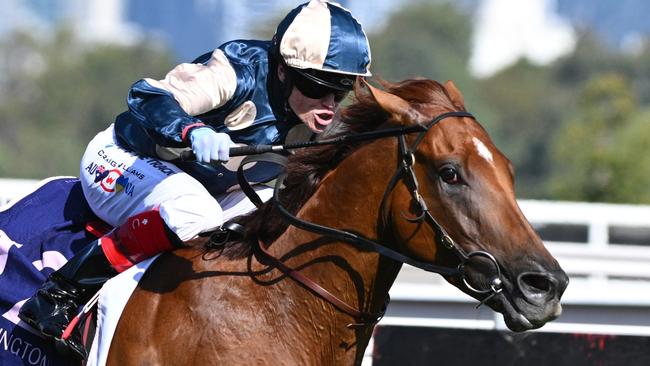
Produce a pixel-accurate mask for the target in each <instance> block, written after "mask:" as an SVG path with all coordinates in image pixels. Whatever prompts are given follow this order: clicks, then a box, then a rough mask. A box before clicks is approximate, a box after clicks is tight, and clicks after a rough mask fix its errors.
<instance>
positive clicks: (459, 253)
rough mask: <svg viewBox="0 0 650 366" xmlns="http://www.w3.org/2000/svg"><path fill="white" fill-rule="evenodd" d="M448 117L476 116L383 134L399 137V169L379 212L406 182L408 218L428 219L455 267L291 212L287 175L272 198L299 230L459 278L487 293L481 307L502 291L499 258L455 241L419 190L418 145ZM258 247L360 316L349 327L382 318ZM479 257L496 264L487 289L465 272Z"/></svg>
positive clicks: (294, 275) (442, 116) (286, 270)
mask: <svg viewBox="0 0 650 366" xmlns="http://www.w3.org/2000/svg"><path fill="white" fill-rule="evenodd" d="M447 117H468V118H472V119H474V116H473V115H472V114H471V113H468V112H463V111H455V112H447V113H443V114H440V115H438V116H437V117H435V118H434V119H433V120H431V121H430V122H429V123H428V124H426V125H418V126H415V128H414V126H409V127H405V128H402V129H393V130H391V133H390V135H388V134H386V133H382V135H381V137H386V136H397V139H398V142H399V147H398V151H399V164H398V167H397V171H396V172H395V174H393V176H392V178H391V180H390V182H389V184H388V186H387V188H386V191H385V192H384V196H383V198H382V203H381V210H380V211H383V207H384V206H385V202H386V201H387V198H388V196H389V195H390V193H391V192H392V191H393V189H394V188H395V186H396V185H397V183H398V182H399V181H403V182H404V183H405V185H406V186H407V187H408V189H409V192H410V193H411V197H412V199H413V202H415V204H416V206H417V208H418V210H419V212H418V215H417V216H416V217H414V218H409V217H405V219H406V220H408V221H410V222H414V223H423V222H426V223H427V224H428V225H429V226H431V228H432V229H433V230H434V232H435V235H436V242H437V244H438V245H440V246H442V247H443V248H445V249H447V250H450V251H451V252H452V253H453V254H454V255H455V256H456V257H457V258H458V260H459V264H458V265H457V266H456V267H446V266H439V265H435V264H432V263H427V262H422V261H419V260H416V259H413V258H411V257H409V256H406V255H404V254H402V253H399V252H397V251H395V250H393V249H390V248H388V247H387V246H385V245H382V244H380V243H378V242H376V241H374V240H372V239H368V238H365V237H363V236H360V235H357V234H355V233H352V232H349V231H345V230H339V229H335V228H331V227H327V226H323V225H319V224H316V223H313V222H309V221H305V220H302V219H300V218H298V217H296V216H295V215H293V214H292V213H290V212H289V211H288V210H287V209H286V208H284V207H283V206H282V204H281V203H280V199H279V192H280V187H281V186H282V182H283V181H284V179H285V178H286V175H285V174H283V175H281V176H280V177H278V179H277V181H276V184H275V189H274V192H273V201H274V205H275V207H276V208H277V209H278V211H279V212H280V213H281V214H282V215H283V216H284V219H285V220H286V221H287V222H289V223H290V224H291V225H294V226H296V227H298V228H300V229H303V230H306V231H310V232H313V233H317V234H321V235H324V236H328V237H331V238H334V239H337V240H340V241H343V242H347V243H350V244H353V245H355V246H358V247H360V248H362V249H365V250H368V251H373V252H376V253H378V254H380V255H382V256H385V257H388V258H390V259H392V260H394V261H397V262H401V263H406V264H408V265H411V266H413V267H416V268H420V269H422V270H424V271H427V272H434V273H438V274H441V275H443V276H448V277H460V279H461V281H462V283H463V284H464V285H465V286H466V287H467V289H469V290H470V291H473V292H474V293H476V294H478V295H485V297H484V298H483V299H482V300H481V301H480V303H479V304H478V305H477V308H478V307H479V306H481V305H483V304H484V303H485V302H487V301H488V300H489V299H491V298H492V297H494V296H496V295H497V294H498V293H500V292H501V291H502V290H503V287H502V284H503V280H502V274H501V269H500V267H499V264H498V262H497V260H496V259H495V258H494V256H492V255H491V254H490V253H488V252H485V251H482V250H478V251H473V252H469V253H467V252H465V251H464V250H463V249H462V248H461V247H459V246H458V245H457V244H456V243H455V242H454V240H453V239H452V238H451V237H450V236H449V235H448V234H447V232H446V231H445V229H444V228H443V227H442V226H441V225H440V224H439V223H438V222H437V221H436V219H435V218H434V217H433V215H432V214H431V212H430V211H429V209H428V207H427V204H426V202H425V200H424V198H423V197H422V195H421V194H420V193H419V185H418V179H417V175H416V174H415V170H414V169H413V165H414V164H415V157H414V152H415V150H416V149H417V147H418V145H419V144H420V142H421V141H422V140H423V139H424V136H425V135H426V133H427V132H428V131H429V129H431V127H433V126H434V125H435V124H437V123H438V122H440V121H441V120H443V119H445V118H447ZM413 132H418V133H419V135H418V136H417V138H416V139H415V141H414V143H413V144H412V145H411V146H410V147H409V146H407V143H406V139H405V138H404V136H405V135H406V134H408V133H413ZM359 135H363V134H359ZM359 135H357V136H359ZM366 139H368V138H360V139H359V140H366ZM259 247H260V249H261V252H262V253H263V254H264V255H265V256H266V257H267V259H269V260H270V261H272V262H273V263H274V264H275V265H276V266H277V267H278V268H279V269H280V270H281V271H282V272H284V273H285V274H287V275H289V276H291V277H292V278H294V279H295V280H297V281H299V282H301V283H302V284H304V285H306V286H307V287H308V288H310V289H311V290H312V291H314V292H316V293H317V294H318V295H319V296H321V297H323V298H325V299H326V300H328V301H329V302H330V303H332V304H333V305H335V306H336V307H338V308H339V309H341V310H342V311H344V312H346V313H348V314H349V315H352V316H353V317H354V318H355V319H357V320H358V321H359V322H360V323H359V324H351V325H350V326H354V325H367V324H374V323H376V322H377V321H379V319H380V318H381V317H382V316H383V312H382V313H380V314H378V315H374V316H373V315H371V314H368V313H366V312H362V311H359V310H356V309H354V308H352V307H351V306H349V305H347V304H346V303H344V302H343V301H341V300H339V299H338V298H336V297H335V296H334V295H332V294H330V293H329V292H328V291H327V290H325V289H323V288H322V287H320V286H319V285H318V284H315V283H313V282H312V281H311V280H309V279H306V278H305V277H304V276H302V275H301V274H300V273H298V272H297V271H295V270H293V269H291V268H289V267H287V266H286V265H284V263H282V262H281V261H279V260H278V259H276V258H275V257H273V256H271V255H270V253H268V252H267V251H266V250H265V249H264V245H263V243H259ZM477 257H484V258H487V259H488V260H489V261H490V262H491V263H492V264H493V265H494V268H495V273H496V274H495V276H494V277H492V279H491V281H490V284H489V286H488V287H487V288H479V287H477V286H476V285H471V284H470V281H469V280H468V278H467V275H466V272H465V267H466V265H467V264H468V263H470V262H471V261H472V258H477ZM384 310H385V309H384Z"/></svg>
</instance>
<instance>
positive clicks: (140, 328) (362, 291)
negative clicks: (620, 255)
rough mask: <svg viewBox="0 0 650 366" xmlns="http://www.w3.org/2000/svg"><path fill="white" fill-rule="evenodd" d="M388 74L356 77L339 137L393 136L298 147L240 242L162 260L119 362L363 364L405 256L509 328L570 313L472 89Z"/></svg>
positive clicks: (117, 348) (121, 336) (134, 301)
mask: <svg viewBox="0 0 650 366" xmlns="http://www.w3.org/2000/svg"><path fill="white" fill-rule="evenodd" d="M382 85H383V88H382V89H380V88H376V87H373V86H370V85H367V84H366V85H365V88H367V90H365V89H364V88H363V86H361V85H358V86H357V88H356V90H355V94H356V101H355V102H354V103H353V104H351V105H350V106H349V107H347V108H346V109H345V110H344V111H343V112H342V115H341V121H340V123H338V124H337V127H338V131H336V132H333V133H332V134H330V136H335V135H334V134H336V136H350V135H354V134H363V133H366V134H367V133H373V132H375V131H388V132H387V133H386V135H385V136H384V137H382V138H376V139H372V140H369V141H367V140H366V141H358V140H350V141H345V143H342V144H331V145H324V146H318V147H315V148H309V149H301V150H298V151H296V153H295V154H293V155H292V156H291V157H290V159H289V164H288V165H287V167H286V171H287V174H288V175H287V177H286V180H284V188H283V189H278V188H276V195H277V198H276V199H277V200H278V201H277V202H280V203H279V204H278V203H276V201H274V200H272V201H271V202H269V203H267V204H265V205H264V206H263V207H262V208H261V209H259V210H258V211H256V212H255V213H253V214H252V215H251V216H249V217H246V218H242V219H241V220H239V223H240V224H243V225H244V227H246V232H245V234H244V237H243V239H242V240H239V241H238V242H228V243H225V244H223V245H215V244H214V243H213V245H207V246H203V245H199V246H195V247H190V248H183V249H179V250H176V251H174V252H171V253H167V254H165V255H163V256H161V257H160V258H158V260H157V261H156V262H154V264H153V265H152V266H151V267H150V268H149V270H148V271H147V272H146V274H145V275H144V277H143V278H142V280H141V281H140V284H139V285H138V288H137V289H136V291H135V292H134V294H133V295H132V297H131V299H130V300H129V302H128V304H127V306H126V308H125V311H124V313H123V315H122V318H121V319H120V322H119V324H118V328H117V330H116V333H115V336H114V338H113V342H112V345H111V349H110V353H109V356H108V364H109V365H120V366H123V365H143V364H146V365H160V364H165V365H181V364H187V365H208V364H219V365H239V364H242V365H250V364H260V365H358V364H360V363H361V361H362V358H363V354H364V350H365V348H366V346H367V345H368V342H369V340H370V338H371V335H372V331H373V328H374V325H375V324H376V322H377V321H378V319H379V318H380V317H381V315H382V314H383V310H384V308H385V305H386V304H387V297H388V291H389V289H390V287H391V285H392V284H393V282H394V280H395V278H396V276H397V274H398V272H399V270H400V268H401V266H402V263H409V264H411V265H414V266H416V267H419V268H422V269H424V270H427V271H431V272H438V273H440V274H441V275H443V276H444V278H445V279H446V280H447V281H448V282H450V283H451V284H453V285H454V286H456V287H458V288H459V289H460V290H462V291H463V292H465V293H467V294H468V295H470V296H472V297H474V298H476V299H477V300H478V301H480V302H481V303H484V304H486V305H487V306H489V307H491V308H492V309H493V310H495V311H497V312H500V313H502V314H503V317H504V319H505V322H506V324H507V326H508V327H509V328H510V329H511V330H514V331H524V330H528V329H533V328H538V327H541V326H542V325H544V324H545V323H546V322H548V321H551V320H553V319H555V318H556V317H558V316H559V315H560V313H561V309H562V308H561V305H560V297H561V296H562V293H563V292H564V290H565V288H566V286H567V284H568V277H567V276H566V274H565V273H564V272H563V270H562V269H561V268H560V266H559V264H558V263H557V261H556V260H555V259H554V258H553V257H552V256H551V255H550V254H549V252H548V251H547V250H546V249H545V248H544V245H543V243H542V241H541V240H540V238H539V237H538V236H537V235H536V233H535V231H534V230H533V229H532V227H531V226H530V224H529V223H528V221H527V220H526V218H525V217H524V215H523V214H522V213H521V211H520V209H519V207H518V205H517V201H516V200H515V193H514V188H513V174H514V173H513V168H512V164H511V163H510V162H509V160H508V159H507V158H506V157H505V156H504V155H503V154H502V153H501V152H500V151H499V150H497V148H496V147H495V146H494V144H493V143H492V141H491V140H490V137H489V136H488V134H487V133H486V131H485V130H484V129H483V128H482V127H481V126H480V125H479V123H478V122H477V121H476V120H475V119H474V118H473V116H472V115H471V114H469V113H467V112H465V107H464V101H463V97H462V95H461V93H460V92H459V91H458V90H457V88H456V87H455V86H454V84H453V83H452V82H447V83H446V84H444V85H442V84H439V83H437V82H435V81H432V80H426V79H414V80H406V81H403V82H400V83H396V84H391V83H387V82H383V83H382ZM386 136H387V137H386ZM294 215H295V216H294ZM287 221H289V222H290V224H289V223H287Z"/></svg>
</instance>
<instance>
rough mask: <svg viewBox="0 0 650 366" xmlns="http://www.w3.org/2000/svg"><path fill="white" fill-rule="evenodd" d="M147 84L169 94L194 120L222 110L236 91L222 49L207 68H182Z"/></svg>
mask: <svg viewBox="0 0 650 366" xmlns="http://www.w3.org/2000/svg"><path fill="white" fill-rule="evenodd" d="M145 80H146V81H147V82H148V83H149V84H150V85H151V86H153V87H156V88H159V89H162V90H166V91H168V92H170V93H171V94H172V95H173V96H174V99H176V101H177V102H178V104H179V105H180V106H181V108H182V109H183V110H184V111H185V112H186V113H187V114H189V115H191V116H196V115H199V114H202V113H205V112H208V111H211V110H213V109H215V108H218V107H220V106H222V105H223V104H224V103H225V102H227V101H228V100H229V99H230V98H232V96H233V95H234V94H235V90H236V88H237V75H236V74H235V70H234V69H233V67H232V66H231V65H230V62H229V61H228V59H227V58H226V56H225V55H224V53H223V51H221V50H219V49H217V50H215V51H214V52H213V53H212V56H211V57H210V59H209V60H208V61H207V62H206V63H205V64H191V63H184V64H180V65H178V66H176V67H175V68H174V69H173V70H172V71H170V72H169V73H168V74H167V76H166V77H165V79H163V80H159V81H157V80H153V79H145Z"/></svg>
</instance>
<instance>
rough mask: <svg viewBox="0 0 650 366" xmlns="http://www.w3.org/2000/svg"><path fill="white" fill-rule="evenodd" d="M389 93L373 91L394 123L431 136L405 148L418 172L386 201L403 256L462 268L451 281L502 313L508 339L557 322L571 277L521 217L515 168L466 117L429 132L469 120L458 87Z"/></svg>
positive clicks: (420, 86)
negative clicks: (510, 333)
mask: <svg viewBox="0 0 650 366" xmlns="http://www.w3.org/2000/svg"><path fill="white" fill-rule="evenodd" d="M385 86H386V91H382V90H379V89H377V88H374V87H372V86H370V85H368V88H369V89H370V92H371V93H370V94H371V96H372V98H374V100H375V101H376V103H377V104H378V106H379V107H381V109H382V110H383V111H385V112H386V113H387V115H388V120H389V123H391V124H397V125H400V126H411V125H415V124H420V125H422V126H424V127H428V130H426V132H419V133H413V134H409V135H408V136H406V137H405V139H404V141H403V142H404V143H403V144H401V143H400V146H399V147H398V149H400V150H401V151H402V153H401V154H400V155H401V157H400V159H401V162H400V164H404V165H410V166H412V169H408V168H405V169H403V173H402V175H401V177H400V180H399V181H397V182H396V183H395V185H394V187H392V188H391V192H390V195H389V196H387V200H386V202H384V203H385V206H384V207H385V210H386V212H385V213H384V215H385V216H386V217H387V218H388V220H387V222H388V225H387V226H389V231H390V232H391V234H390V235H392V236H393V237H394V239H395V243H397V244H396V245H398V246H399V248H397V249H398V250H399V251H400V252H402V253H404V254H407V255H409V256H411V257H412V258H416V259H417V260H420V261H424V262H429V263H435V264H437V265H442V266H446V267H450V268H456V267H457V266H460V267H459V268H460V269H461V271H460V273H459V274H458V275H448V276H446V277H445V278H446V279H447V281H449V282H450V283H452V284H453V285H455V286H456V287H458V288H459V289H461V290H462V291H464V292H466V293H467V294H469V295H471V296H473V297H474V298H476V299H478V300H479V301H481V302H485V304H487V305H488V306H490V307H491V308H492V309H494V310H495V311H498V312H500V313H502V314H503V316H504V319H505V322H506V324H507V326H508V327H509V328H510V329H511V330H514V331H524V330H528V329H533V328H538V327H541V326H542V325H544V324H545V323H546V322H548V321H550V320H553V319H555V318H556V317H558V316H559V315H560V313H561V312H562V307H561V305H560V297H561V296H562V293H563V292H564V290H565V288H566V287H567V284H568V277H567V275H566V274H565V273H564V271H563V270H562V269H561V268H560V266H559V264H558V262H557V261H556V260H555V259H554V258H553V257H552V256H551V255H550V254H549V252H548V251H547V250H546V248H545V247H544V245H543V243H542V241H541V239H540V238H539V236H538V235H537V234H536V233H535V231H534V230H533V228H532V227H531V225H530V224H529V222H528V221H527V220H526V218H525V217H524V215H523V214H522V212H521V211H520V209H519V206H518V204H517V201H516V199H515V191H514V187H513V184H514V183H513V168H512V164H511V163H510V161H509V160H508V159H507V158H506V157H505V156H504V155H503V154H502V153H501V152H500V151H499V150H498V149H497V148H496V147H495V146H494V144H493V143H492V141H491V139H490V137H489V136H488V134H487V133H486V131H485V130H484V129H483V128H482V127H481V126H480V125H479V124H478V123H477V122H476V121H475V120H474V119H473V118H471V117H467V116H462V113H460V116H459V115H458V114H456V115H454V114H452V115H448V116H447V117H445V118H443V119H440V120H439V121H438V122H437V123H431V121H433V120H435V119H436V118H437V117H438V116H440V115H442V114H444V113H448V112H459V111H461V112H462V111H464V102H463V97H462V95H461V93H460V92H459V91H458V89H457V88H456V87H455V86H454V84H453V83H452V82H447V84H445V85H444V86H442V85H440V84H438V83H436V82H433V81H431V80H409V81H405V82H402V83H399V84H388V83H386V85H385ZM424 130H425V129H423V131H424ZM411 164H412V165H411ZM445 234H448V237H447V236H446V235H445ZM449 239H451V240H449Z"/></svg>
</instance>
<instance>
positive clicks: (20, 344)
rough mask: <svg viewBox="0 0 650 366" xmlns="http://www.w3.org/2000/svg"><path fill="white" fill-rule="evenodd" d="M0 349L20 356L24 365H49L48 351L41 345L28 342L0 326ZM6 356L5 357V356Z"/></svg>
mask: <svg viewBox="0 0 650 366" xmlns="http://www.w3.org/2000/svg"><path fill="white" fill-rule="evenodd" d="M0 350H4V351H5V352H10V353H11V354H13V355H14V356H17V357H20V359H22V360H23V362H22V363H23V364H24V365H49V364H50V363H49V361H48V359H47V353H46V352H45V350H43V349H41V348H40V347H38V346H36V345H34V344H32V343H30V342H27V341H26V340H25V339H23V338H20V337H18V336H16V335H14V334H13V333H9V332H7V331H6V330H5V329H3V328H0ZM3 358H4V357H3Z"/></svg>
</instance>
